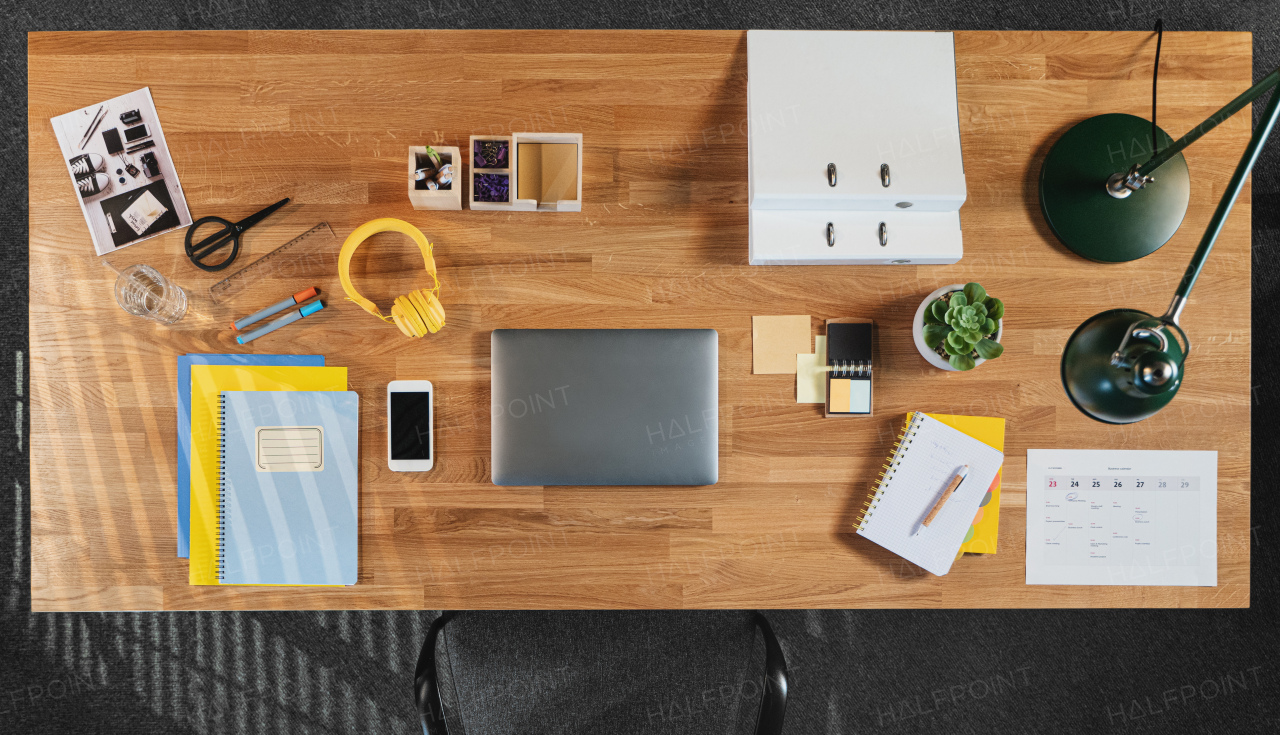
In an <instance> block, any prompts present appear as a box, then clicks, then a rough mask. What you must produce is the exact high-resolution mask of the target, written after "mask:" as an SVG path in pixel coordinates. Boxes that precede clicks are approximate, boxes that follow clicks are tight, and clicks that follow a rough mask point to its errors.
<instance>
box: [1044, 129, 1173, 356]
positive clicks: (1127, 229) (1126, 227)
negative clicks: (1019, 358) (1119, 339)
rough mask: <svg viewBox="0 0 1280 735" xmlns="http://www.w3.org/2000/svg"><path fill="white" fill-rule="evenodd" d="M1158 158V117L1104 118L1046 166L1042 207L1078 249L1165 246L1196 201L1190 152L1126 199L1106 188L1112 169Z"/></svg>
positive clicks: (1057, 150)
mask: <svg viewBox="0 0 1280 735" xmlns="http://www.w3.org/2000/svg"><path fill="white" fill-rule="evenodd" d="M1157 136H1158V137H1159V138H1160V147H1161V148H1164V147H1167V146H1169V145H1172V144H1173V139H1172V138H1170V137H1169V136H1168V135H1166V134H1165V132H1164V131H1163V130H1159V131H1158V132H1157ZM1151 156H1152V151H1151V121H1149V120H1144V119H1142V118H1140V117H1137V116H1135V115H1125V114H1120V113H1113V114H1108V115H1098V116H1096V117H1091V118H1089V119H1087V120H1085V121H1083V122H1080V123H1078V124H1077V125H1076V126H1075V127H1073V128H1071V129H1070V130H1068V131H1067V132H1066V133H1064V134H1063V135H1062V137H1061V138H1059V139H1058V142H1057V143H1054V144H1053V148H1051V149H1050V150H1049V155H1048V156H1046V157H1045V159H1044V165H1043V166H1042V167H1041V169H1040V211H1041V212H1043V213H1044V218H1045V220H1047V221H1048V223H1049V229H1051V230H1053V234H1054V235H1056V236H1057V237H1058V239H1059V240H1061V241H1062V244H1063V245H1066V246H1067V248H1069V249H1070V250H1071V251H1072V252H1074V253H1076V254H1077V255H1081V256H1084V257H1086V258H1088V259H1090V260H1096V261H1100V262H1104V263H1123V262H1127V261H1130V260H1137V259H1138V258H1141V257H1143V256H1146V255H1150V254H1151V253H1154V252H1155V251H1156V250H1159V249H1160V246H1162V245H1164V244H1165V243H1166V242H1168V241H1169V238H1171V237H1173V234H1174V233H1175V232H1177V231H1178V227H1179V226H1180V225H1181V224H1182V218H1183V216H1185V215H1186V213H1187V202H1188V201H1189V200H1190V198H1191V175H1190V174H1189V173H1188V171H1187V160H1186V159H1185V158H1184V157H1183V156H1182V154H1181V153H1179V154H1178V155H1176V156H1174V157H1173V158H1171V159H1169V161H1168V163H1166V164H1164V165H1163V166H1161V167H1160V168H1159V170H1157V171H1156V172H1155V173H1154V174H1153V177H1154V179H1155V180H1154V181H1153V182H1152V183H1150V184H1148V185H1147V186H1146V188H1144V189H1139V190H1137V191H1134V192H1133V193H1132V194H1131V195H1129V196H1127V197H1125V198H1123V199H1117V198H1115V197H1113V196H1111V195H1110V194H1108V193H1107V188H1106V185H1107V179H1109V178H1110V177H1111V176H1112V174H1116V173H1122V172H1126V171H1128V170H1129V168H1130V167H1132V166H1133V165H1134V164H1140V163H1144V162H1146V161H1147V160H1149V159H1150V158H1151ZM1117 344H1119V343H1117Z"/></svg>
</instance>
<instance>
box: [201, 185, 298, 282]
mask: <svg viewBox="0 0 1280 735" xmlns="http://www.w3.org/2000/svg"><path fill="white" fill-rule="evenodd" d="M288 203H289V197H285V198H284V199H281V200H280V201H278V202H276V203H275V204H272V205H271V206H270V207H267V208H266V209H264V210H262V211H261V212H258V213H257V214H253V215H250V216H248V217H245V218H244V219H242V220H240V221H239V222H228V221H227V220H225V219H223V218H221V217H201V218H200V219H198V220H196V221H195V222H193V223H191V227H189V228H188V229H187V257H188V258H190V259H191V262H192V263H195V264H196V267H197V268H202V269H204V270H207V271H220V270H222V269H223V268H226V267H227V266H229V265H231V261H233V260H235V259H236V256H237V255H239V254H240V234H241V233H243V232H244V231H245V230H247V229H249V228H250V227H253V226H254V225H256V224H258V223H259V222H261V221H262V220H263V219H265V218H266V216H267V215H269V214H271V213H272V212H274V211H276V210H277V209H279V208H281V207H283V206H284V205H286V204H288ZM210 222H217V223H220V224H221V225H222V227H221V228H219V229H218V231H217V232H215V233H213V234H212V235H209V236H208V237H206V238H204V239H202V240H200V242H197V243H196V244H195V245H192V244H191V240H192V239H193V238H194V236H195V234H196V230H197V229H199V228H200V225H207V224H209V223H210ZM227 243H230V244H231V255H229V256H227V259H226V260H224V261H222V262H221V263H214V264H213V265H210V264H208V263H205V262H204V261H205V259H206V258H208V257H209V256H210V255H212V254H213V253H215V252H217V251H218V250H221V249H222V248H224V247H226V245H227Z"/></svg>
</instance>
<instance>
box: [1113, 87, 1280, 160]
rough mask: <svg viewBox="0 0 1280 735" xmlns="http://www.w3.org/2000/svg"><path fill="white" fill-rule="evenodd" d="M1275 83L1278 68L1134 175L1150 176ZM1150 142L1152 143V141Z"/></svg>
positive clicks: (1188, 132)
mask: <svg viewBox="0 0 1280 735" xmlns="http://www.w3.org/2000/svg"><path fill="white" fill-rule="evenodd" d="M1277 84H1280V68H1277V69H1275V70H1273V71H1272V72H1271V73H1270V74H1268V75H1266V76H1265V77H1263V78H1262V80H1261V81H1260V82H1258V83H1257V84H1255V85H1253V86H1252V87H1249V88H1248V89H1246V90H1245V91H1244V92H1242V93H1241V94H1240V96H1239V97H1236V98H1235V99H1233V100H1231V101H1230V102H1228V103H1227V104H1226V105H1224V106H1223V107H1222V109H1221V110H1218V111H1217V112H1215V113H1213V114H1212V115H1210V116H1209V117H1207V118H1205V121H1204V122H1202V123H1200V124H1199V125H1197V126H1195V127H1194V128H1192V129H1191V130H1189V131H1187V134H1186V135H1184V136H1182V137H1181V138H1179V139H1178V140H1176V141H1174V143H1173V145H1171V146H1169V147H1168V148H1165V149H1164V150H1162V151H1160V152H1159V153H1158V154H1156V155H1154V156H1152V157H1151V159H1150V160H1149V161H1147V162H1146V163H1144V164H1142V165H1141V166H1139V167H1138V168H1137V171H1136V172H1135V173H1136V175H1137V176H1139V177H1142V176H1150V175H1151V174H1152V173H1153V172H1154V171H1155V170H1156V169H1158V168H1160V167H1161V166H1163V165H1164V164H1165V163H1167V162H1168V161H1169V159H1171V158H1173V157H1174V156H1176V155H1178V154H1179V153H1181V152H1182V151H1183V149H1185V148H1186V147H1187V146H1189V145H1191V144H1192V143H1194V142H1196V141H1197V140H1200V138H1202V137H1204V134H1205V133H1207V132H1209V131H1210V130H1213V129H1214V128H1216V127H1218V125H1220V124H1221V123H1223V122H1225V121H1226V120H1227V119H1228V118H1230V117H1231V116H1232V115H1234V114H1236V113H1237V112H1239V111H1240V110H1242V109H1244V107H1245V105H1248V104H1249V103H1250V102H1253V101H1254V100H1256V99H1258V98H1259V97H1261V96H1262V95H1263V93H1265V92H1266V91H1267V90H1268V89H1271V88H1272V87H1274V86H1276V85H1277ZM1152 144H1153V145H1154V141H1153V142H1152Z"/></svg>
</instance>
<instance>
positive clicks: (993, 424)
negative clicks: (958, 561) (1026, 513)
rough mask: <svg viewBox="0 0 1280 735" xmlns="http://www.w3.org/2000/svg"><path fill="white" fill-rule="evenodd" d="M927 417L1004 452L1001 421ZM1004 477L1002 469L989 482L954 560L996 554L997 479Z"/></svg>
mask: <svg viewBox="0 0 1280 735" xmlns="http://www.w3.org/2000/svg"><path fill="white" fill-rule="evenodd" d="M929 415H930V416H932V417H933V418H935V419H937V420H938V421H941V422H942V423H944V424H946V425H947V426H950V427H951V428H953V429H955V430H956V431H959V432H963V433H965V434H968V435H969V436H971V437H973V438H974V439H977V440H978V441H980V442H982V443H983V444H986V445H987V446H989V447H991V448H993V449H998V450H1000V451H1001V452H1003V451H1004V419H999V418H990V417H987V416H951V415H948V414H941V413H931V414H929ZM1003 474H1004V470H1003V469H1001V471H1000V472H997V473H996V479H994V480H992V481H991V487H990V488H989V489H988V490H987V494H986V496H985V497H983V499H982V503H981V505H980V507H979V508H978V512H977V514H976V515H975V516H974V517H973V521H972V525H970V526H969V533H968V534H966V535H965V537H964V543H963V544H960V552H959V554H957V555H956V556H957V558H959V555H960V554H964V553H966V552H967V553H970V554H994V553H996V540H997V538H998V537H999V532H1000V477H1001V476H1002V475H1003Z"/></svg>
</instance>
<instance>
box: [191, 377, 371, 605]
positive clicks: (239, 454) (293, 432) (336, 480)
mask: <svg viewBox="0 0 1280 735" xmlns="http://www.w3.org/2000/svg"><path fill="white" fill-rule="evenodd" d="M178 386H179V390H178V556H180V557H182V556H189V557H190V560H191V562H190V576H189V580H190V583H191V584H200V585H215V584H264V585H269V584H287V585H349V584H355V582H356V576H357V567H358V556H357V551H358V535H359V513H358V487H359V483H358V476H357V469H358V467H359V462H358V459H359V401H358V397H357V396H356V394H355V393H353V392H350V391H347V390H346V388H347V369H346V368H335V367H324V357H323V356H320V355H184V356H182V357H179V358H178Z"/></svg>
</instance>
